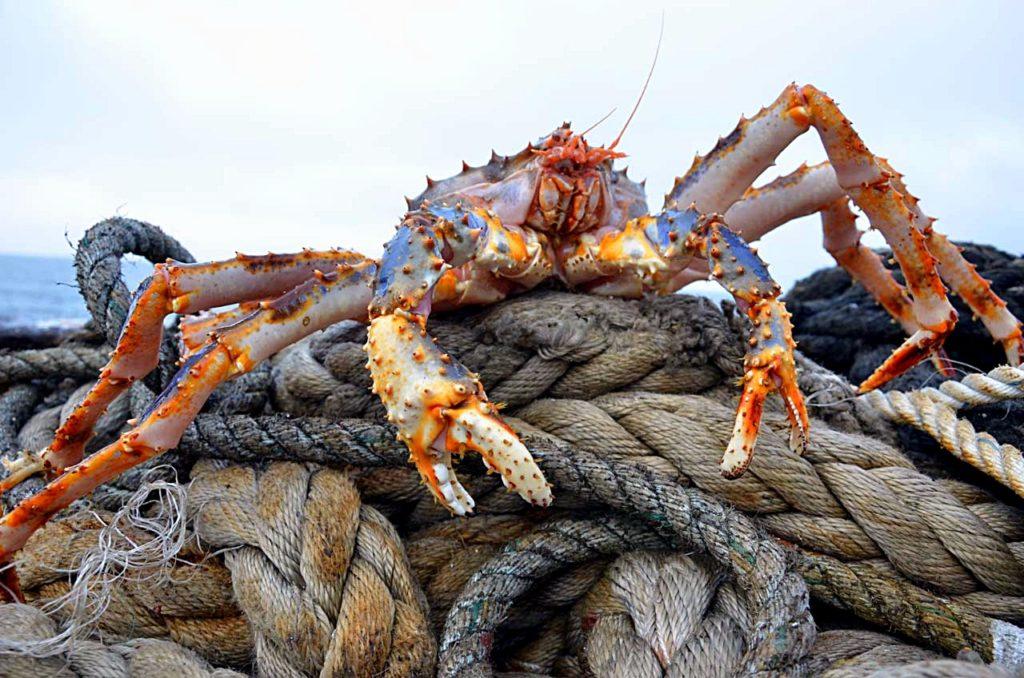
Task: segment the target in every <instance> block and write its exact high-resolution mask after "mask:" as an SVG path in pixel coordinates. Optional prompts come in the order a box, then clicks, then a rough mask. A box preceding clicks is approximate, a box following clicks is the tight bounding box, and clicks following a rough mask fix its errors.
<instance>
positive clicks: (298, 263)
mask: <svg viewBox="0 0 1024 678" xmlns="http://www.w3.org/2000/svg"><path fill="white" fill-rule="evenodd" d="M361 260H362V257H361V256H360V255H357V254H354V253H352V252H344V251H337V250H330V251H326V252H314V251H305V252H301V253H299V254H280V255H279V254H269V255H265V256H246V255H241V254H240V255H238V256H237V257H236V258H234V259H229V260H227V261H218V262H211V263H205V264H179V263H176V262H171V261H168V262H167V263H165V264H158V265H157V266H156V267H155V269H154V272H153V275H152V276H150V277H149V278H147V279H146V280H145V281H143V282H142V284H141V285H139V289H138V291H136V293H135V296H134V297H133V299H132V304H131V308H130V309H129V311H128V317H127V318H126V319H125V324H124V327H123V328H122V330H121V337H120V339H119V340H118V342H117V346H116V347H115V348H114V351H113V353H112V355H111V357H110V361H109V362H108V363H107V365H106V366H105V367H104V368H103V369H102V370H101V371H100V374H99V380H98V381H97V382H96V385H95V386H93V388H92V389H90V391H89V393H88V394H87V395H86V397H85V398H84V399H83V400H82V402H81V403H80V404H79V405H78V406H77V407H76V408H75V409H74V411H73V412H72V413H71V415H70V416H69V417H68V418H67V419H66V420H65V421H64V422H63V423H62V424H61V426H60V428H58V429H57V431H56V433H55V434H54V438H53V442H51V443H50V445H49V446H48V447H47V448H46V449H45V450H43V451H42V452H41V453H39V454H36V453H33V452H30V453H25V454H23V455H22V456H21V457H20V458H19V459H17V460H15V461H13V462H7V463H6V465H7V467H8V475H7V476H6V477H5V478H4V479H3V480H2V481H0V493H3V492H5V491H7V490H8V489H10V488H11V487H14V486H15V485H17V484H18V483H19V482H21V481H22V480H24V479H25V478H26V477H28V476H30V475H32V474H34V473H38V472H40V471H44V470H46V471H48V473H49V474H50V475H59V474H60V473H62V472H63V470H64V469H65V468H66V467H67V466H70V465H71V464H75V463H78V462H79V461H80V460H81V459H82V454H83V451H84V450H85V445H86V443H88V441H89V439H90V438H91V437H92V433H93V427H94V426H95V424H96V421H97V420H98V419H99V417H100V416H101V415H102V414H103V412H104V411H105V410H106V409H107V406H108V405H110V403H111V402H112V401H113V400H114V398H116V397H117V396H118V395H120V394H121V393H122V392H123V391H124V390H125V389H127V388H128V386H130V385H131V383H132V382H133V381H135V380H136V379H141V378H143V377H145V376H146V375H147V374H149V372H150V371H151V370H152V369H153V368H154V367H156V364H157V361H158V359H159V350H160V342H161V339H162V336H163V321H164V318H165V317H166V316H167V315H168V314H170V313H195V312H197V311H202V310H205V309H209V308H213V307H216V306H221V305H224V304H229V303H235V302H239V301H244V300H247V299H266V298H273V297H276V296H277V295H279V294H282V293H283V292H286V291H287V290H289V289H291V288H293V287H295V285H297V284H299V283H300V282H302V281H303V280H306V279H308V278H310V277H312V275H313V272H314V271H316V270H324V271H330V270H333V269H334V267H335V266H337V265H338V264H339V263H344V262H350V263H357V262H358V261H361ZM221 320H225V318H221ZM199 329H200V328H198V327H194V328H193V330H194V331H192V332H190V333H187V336H188V337H189V340H190V341H191V342H192V343H193V347H195V346H198V345H201V344H202V343H203V341H205V335H202V339H201V340H199V337H200V336H201V335H200V332H199Z"/></svg>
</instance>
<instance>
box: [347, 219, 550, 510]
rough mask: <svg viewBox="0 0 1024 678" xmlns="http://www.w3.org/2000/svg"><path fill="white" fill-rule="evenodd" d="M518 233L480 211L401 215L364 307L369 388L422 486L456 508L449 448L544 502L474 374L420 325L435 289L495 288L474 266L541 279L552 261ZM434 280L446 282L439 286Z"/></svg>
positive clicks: (545, 494)
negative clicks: (475, 457) (469, 454)
mask: <svg viewBox="0 0 1024 678" xmlns="http://www.w3.org/2000/svg"><path fill="white" fill-rule="evenodd" d="M524 237H527V233H526V232H525V231H520V230H519V229H517V228H513V227H506V226H503V225H502V224H501V222H500V221H499V220H498V218H497V217H495V216H494V215H493V214H491V213H490V212H487V211H486V210H484V209H481V208H474V207H468V206H467V207H463V206H462V205H461V204H457V205H455V206H449V205H446V204H433V205H430V204H427V205H424V206H423V207H422V208H421V209H420V210H417V211H416V212H413V213H411V214H409V215H408V216H407V217H406V218H405V220H404V221H403V222H402V224H401V225H400V226H399V228H398V231H397V233H396V234H395V236H394V238H393V239H392V240H391V241H390V242H389V243H388V244H387V245H386V246H385V253H384V257H383V258H382V259H381V265H380V272H379V274H378V276H377V281H376V285H375V290H374V298H373V301H372V302H371V304H370V317H371V321H370V328H369V331H368V333H367V343H366V351H367V354H368V357H369V360H368V362H367V367H368V368H369V370H370V375H371V377H372V378H373V392H374V393H376V394H377V395H378V396H379V397H380V398H381V401H382V402H383V403H384V405H385V407H386V408H387V411H388V420H389V421H390V422H392V423H393V424H394V425H395V426H396V427H397V428H398V438H399V439H400V440H402V441H403V442H405V444H406V445H407V446H408V448H409V452H410V461H412V462H413V463H415V465H416V468H417V469H418V470H419V472H420V475H421V476H422V477H423V481H424V482H425V483H426V485H427V487H429V488H430V491H431V492H432V493H433V494H434V496H435V497H436V498H437V500H438V501H439V502H441V503H442V504H443V505H444V506H446V507H447V508H448V509H449V510H450V511H452V512H453V513H455V514H457V515H464V514H466V513H468V512H470V511H472V510H473V506H474V504H473V498H472V497H471V496H470V495H469V493H468V492H466V490H465V488H464V487H463V486H462V484H461V483H460V482H459V479H458V477H457V476H456V475H455V470H454V468H453V467H452V454H453V453H456V454H462V453H463V452H465V451H466V450H474V451H476V452H478V453H480V455H481V456H482V457H483V459H484V463H485V464H486V466H487V468H488V469H490V470H492V471H496V472H498V473H499V474H500V475H501V479H502V481H503V482H504V483H505V486H506V487H507V488H508V489H509V490H510V491H514V492H517V493H518V494H519V495H520V496H521V497H522V498H523V499H525V500H526V501H528V502H530V503H532V504H536V505H539V506H547V505H548V504H550V503H551V499H552V497H551V489H550V486H549V485H548V483H547V481H546V480H545V479H544V474H543V473H542V472H541V470H540V468H539V467H538V466H537V464H536V462H535V461H534V460H533V457H532V456H531V455H530V453H529V451H528V450H527V449H526V447H525V446H524V445H523V443H522V442H521V441H520V440H519V438H518V436H516V434H515V433H514V432H513V431H512V429H510V428H509V427H508V425H507V424H505V423H504V422H503V421H502V420H501V418H500V416H499V415H498V408H497V407H496V406H495V405H493V404H492V403H490V402H488V400H487V395H486V394H485V393H484V389H483V386H482V385H481V384H480V382H479V380H478V379H477V377H476V375H474V374H472V373H470V372H469V371H468V370H467V369H466V368H465V367H463V366H462V365H461V364H459V362H458V361H456V360H455V359H454V358H452V357H451V356H449V355H448V354H446V353H444V352H443V351H442V350H441V349H440V348H438V347H437V346H436V345H435V343H434V341H433V340H432V339H431V338H430V337H429V335H428V334H427V331H426V321H427V316H428V315H429V313H430V310H431V296H432V293H433V291H434V290H435V288H436V289H437V293H438V296H440V297H441V300H444V301H447V302H449V303H455V302H459V301H462V302H465V301H466V300H467V299H468V300H470V301H472V300H473V299H475V298H476V296H475V295H479V294H482V293H484V292H483V288H486V289H488V290H491V291H492V292H493V291H494V287H493V285H483V288H482V287H481V286H480V285H481V279H480V278H479V277H478V276H474V275H472V274H471V272H470V271H469V269H470V268H472V267H479V268H481V269H483V270H485V271H486V272H487V273H488V274H490V275H497V274H498V272H499V271H500V274H501V276H502V277H504V279H506V280H507V281H518V284H520V285H522V284H523V283H524V282H525V283H527V284H531V283H532V284H536V282H534V281H539V280H540V279H542V278H543V277H546V275H547V272H549V271H550V270H551V264H550V260H549V259H548V258H546V257H544V256H543V251H542V248H540V243H539V242H534V241H530V240H529V239H528V238H527V239H525V240H524ZM531 243H532V244H531ZM453 266H454V267H456V268H454V269H453V268H452V267H453ZM456 272H459V273H460V275H457V276H456V275H455V273H456ZM442 278H446V279H448V280H449V281H450V285H451V288H452V289H442V288H440V287H438V283H439V281H441V280H442ZM460 285H463V286H462V287H461V288H460V287H459V286H460ZM487 294H489V292H488V293H487Z"/></svg>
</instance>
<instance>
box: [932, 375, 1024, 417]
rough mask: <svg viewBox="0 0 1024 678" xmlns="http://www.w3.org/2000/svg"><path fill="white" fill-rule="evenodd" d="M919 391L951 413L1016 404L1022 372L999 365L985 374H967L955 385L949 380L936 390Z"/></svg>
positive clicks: (1022, 388)
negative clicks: (947, 407)
mask: <svg viewBox="0 0 1024 678" xmlns="http://www.w3.org/2000/svg"><path fill="white" fill-rule="evenodd" d="M920 391H921V393H924V394H925V395H927V396H928V397H930V398H932V399H933V400H935V401H936V402H939V403H944V404H946V405H949V406H950V407H952V408H954V409H960V408H961V407H978V406H979V405H991V404H993V403H999V402H1003V401H1004V400H1018V399H1020V398H1024V370H1022V369H1021V368H1019V367H1010V366H1009V365H1000V366H999V367H996V368H995V369H993V370H991V371H989V373H988V374H968V375H966V376H965V377H964V378H963V379H961V380H959V381H955V380H952V379H951V380H949V381H944V382H942V383H941V384H940V385H939V387H938V388H935V387H933V386H929V387H927V388H923V389H920Z"/></svg>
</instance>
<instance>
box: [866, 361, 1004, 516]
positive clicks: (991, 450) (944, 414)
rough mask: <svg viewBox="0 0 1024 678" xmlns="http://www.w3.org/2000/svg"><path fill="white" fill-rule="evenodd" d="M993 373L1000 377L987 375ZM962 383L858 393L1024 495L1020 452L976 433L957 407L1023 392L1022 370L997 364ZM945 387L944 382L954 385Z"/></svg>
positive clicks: (959, 457) (957, 456)
mask: <svg viewBox="0 0 1024 678" xmlns="http://www.w3.org/2000/svg"><path fill="white" fill-rule="evenodd" d="M995 373H998V374H999V375H1000V376H1001V377H1002V378H1003V379H1006V378H1007V377H1010V376H1013V377H1014V378H1013V379H1009V380H1005V381H1004V380H1002V379H997V378H994V377H993V376H992V375H993V374H995ZM970 376H972V377H977V378H976V379H972V380H971V382H970V383H967V379H964V381H963V382H946V383H944V384H942V387H940V389H934V388H932V389H923V390H920V391H911V392H910V393H902V392H900V391H889V392H888V393H882V392H881V391H871V392H870V393H866V394H864V395H863V396H861V398H862V399H864V401H865V402H866V403H867V404H868V405H869V406H870V407H872V408H873V409H875V410H877V411H878V412H881V413H882V414H883V415H884V416H885V417H886V418H887V419H889V420H890V421H894V422H897V423H901V424H910V425H911V426H914V427H915V428H918V429H920V430H922V431H925V432H926V433H928V434H929V435H930V436H931V437H932V438H934V439H935V440H936V441H937V442H938V443H939V445H940V446H941V447H942V449H944V450H946V451H947V452H949V453H950V454H952V455H953V456H955V457H956V458H957V459H961V460H963V461H965V462H967V463H968V464H970V465H971V466H973V467H975V468H976V469H978V470H980V471H982V472H984V473H986V474H987V475H989V476H991V477H992V478H995V479H996V480H997V481H999V482H1000V483H1002V484H1003V485H1005V486H1007V487H1009V488H1010V489H1011V490H1013V491H1014V492H1015V493H1017V495H1019V496H1021V497H1024V456H1022V455H1021V451H1020V450H1019V449H1017V448H1016V447H1015V446H1013V445H1010V444H1008V443H1000V442H999V441H998V440H996V439H995V438H994V437H992V436H991V435H989V434H988V433H983V432H978V431H977V430H976V429H975V428H974V425H973V424H972V423H971V422H970V421H968V420H967V419H964V418H962V417H958V416H957V414H956V410H957V408H958V407H962V406H973V405H980V404H989V403H994V402H999V401H1002V400H1008V399H1011V398H1020V397H1024V391H1022V390H1021V388H1020V384H1021V383H1022V382H1021V379H1022V378H1024V373H1022V372H1021V370H1018V369H1014V368H1005V369H1004V368H997V369H996V370H993V371H992V372H990V373H989V374H988V375H970ZM958 383H959V386H952V387H948V388H947V384H958Z"/></svg>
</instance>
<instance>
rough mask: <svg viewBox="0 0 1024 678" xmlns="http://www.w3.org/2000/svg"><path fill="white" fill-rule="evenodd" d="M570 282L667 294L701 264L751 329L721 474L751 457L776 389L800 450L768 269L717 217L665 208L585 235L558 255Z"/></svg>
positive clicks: (797, 414) (785, 337)
mask: <svg viewBox="0 0 1024 678" xmlns="http://www.w3.org/2000/svg"><path fill="white" fill-rule="evenodd" d="M560 254H561V256H562V259H563V268H564V269H565V271H566V274H567V277H568V278H569V282H570V283H571V284H574V285H577V286H581V287H584V288H585V289H588V290H590V291H592V292H596V293H599V294H612V295H615V296H627V297H636V296H640V295H641V294H643V293H644V292H648V291H655V292H658V293H661V294H671V293H672V292H675V291H676V290H677V289H678V285H679V282H678V281H679V276H680V273H681V272H684V271H686V270H687V269H688V267H689V266H690V265H691V264H692V263H693V261H694V259H695V258H699V259H703V260H706V262H707V265H708V268H709V269H710V271H711V276H712V278H713V279H715V280H717V281H718V282H719V283H720V284H721V285H722V286H723V287H725V288H726V289H727V290H728V291H729V293H730V294H732V296H733V297H734V298H735V299H736V303H737V305H738V306H739V307H740V308H741V309H742V310H743V311H744V312H745V313H746V314H747V317H749V318H750V322H751V323H752V324H753V329H752V331H751V334H750V339H749V350H748V352H747V356H746V358H745V360H744V375H743V394H742V395H741V397H740V404H739V409H738V411H737V413H736V425H735V427H734V428H733V433H732V437H731V439H730V441H729V445H728V447H727V448H726V451H725V455H724V456H723V457H722V474H723V475H725V476H726V477H729V478H735V477H736V476H739V475H741V474H742V473H743V472H744V471H745V470H746V468H747V466H748V465H749V464H750V460H751V458H752V457H753V454H754V443H755V442H756V440H757V432H758V428H759V427H760V424H761V412H762V410H763V407H764V400H765V397H766V396H767V395H768V394H769V393H771V392H772V391H774V390H778V391H779V394H780V395H781V396H782V399H783V401H784V402H785V405H786V413H787V415H788V416H789V421H790V428H791V435H790V447H791V448H792V449H793V450H794V451H795V452H797V453H800V452H802V451H803V449H804V448H805V447H806V445H807V438H808V422H807V410H806V408H805V407H804V401H803V396H802V395H801V394H800V388H799V386H797V380H796V364H795V361H794V359H793V348H794V345H795V344H794V343H793V328H792V325H790V322H789V317H790V316H789V313H788V312H787V311H786V307H785V306H784V305H783V303H782V300H781V299H779V293H780V288H779V285H778V284H777V283H776V282H775V281H774V280H772V278H771V276H770V275H769V274H768V268H767V267H766V266H765V264H764V262H763V261H761V259H760V257H758V255H757V252H756V251H755V250H754V249H753V248H752V247H750V245H748V244H747V243H746V241H744V240H743V238H741V237H740V236H739V235H738V234H737V233H736V232H734V231H733V230H731V229H730V228H729V227H728V226H727V225H726V224H725V222H724V221H723V220H722V217H720V216H719V215H717V214H712V215H703V214H701V213H700V211H699V210H697V209H696V208H695V207H693V206H690V207H689V208H687V209H685V210H677V209H671V208H670V209H666V210H664V211H663V212H662V213H661V214H659V215H657V216H644V217H640V218H637V219H632V220H630V221H629V222H627V223H626V224H625V225H624V226H623V227H622V228H621V229H619V230H616V231H614V232H612V233H609V234H607V235H605V236H604V237H603V238H601V239H600V240H599V241H598V240H596V239H594V238H592V237H590V236H588V235H587V234H584V235H582V236H580V237H579V238H578V239H577V240H575V241H571V242H570V243H569V246H567V247H566V248H564V249H563V250H562V251H561V252H560Z"/></svg>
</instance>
